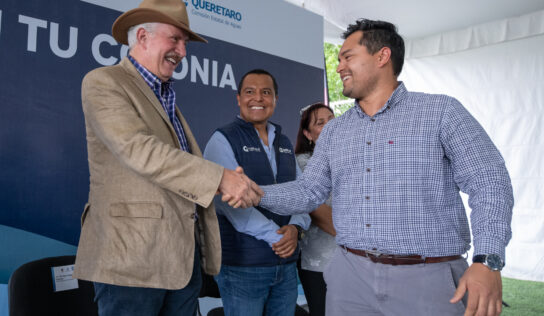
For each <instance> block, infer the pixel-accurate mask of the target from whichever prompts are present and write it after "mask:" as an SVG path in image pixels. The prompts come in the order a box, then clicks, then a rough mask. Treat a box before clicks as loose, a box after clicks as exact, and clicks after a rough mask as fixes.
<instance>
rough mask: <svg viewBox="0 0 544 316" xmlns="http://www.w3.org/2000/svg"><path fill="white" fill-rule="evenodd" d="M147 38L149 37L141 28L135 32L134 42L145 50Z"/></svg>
mask: <svg viewBox="0 0 544 316" xmlns="http://www.w3.org/2000/svg"><path fill="white" fill-rule="evenodd" d="M148 37H149V33H148V32H147V31H146V30H145V29H144V28H143V27H141V28H139V29H138V30H136V41H137V42H138V43H139V44H140V45H142V46H143V47H144V48H147V47H146V41H147V38H148Z"/></svg>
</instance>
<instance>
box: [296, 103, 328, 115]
mask: <svg viewBox="0 0 544 316" xmlns="http://www.w3.org/2000/svg"><path fill="white" fill-rule="evenodd" d="M314 105H323V106H328V105H326V104H325V103H322V102H317V103H312V104H308V105H307V106H305V107H303V108H302V109H300V115H302V113H304V112H305V111H306V110H308V109H309V108H311V107H312V106H314Z"/></svg>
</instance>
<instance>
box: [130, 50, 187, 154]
mask: <svg viewBox="0 0 544 316" xmlns="http://www.w3.org/2000/svg"><path fill="white" fill-rule="evenodd" d="M128 59H129V60H130V62H132V64H133V65H134V67H136V70H138V72H139V73H140V75H141V76H142V78H144V80H145V82H146V83H147V85H148V86H149V87H150V88H151V90H153V93H155V96H157V99H159V102H160V103H161V105H162V108H163V109H164V111H165V112H166V114H167V115H168V118H170V122H171V123H172V125H173V126H174V130H175V131H176V136H177V137H178V140H179V143H180V145H181V150H183V151H186V152H190V150H189V145H188V144H187V138H186V137H185V132H184V131H183V127H182V126H181V122H180V121H179V118H178V117H177V116H176V92H175V91H174V89H173V88H172V85H173V83H174V82H173V80H172V79H170V80H168V81H166V82H162V81H161V80H160V79H159V78H158V77H157V76H155V75H154V74H153V73H151V72H150V71H149V70H147V69H145V68H144V67H143V66H142V65H140V63H138V62H137V61H136V60H135V59H134V58H132V56H128Z"/></svg>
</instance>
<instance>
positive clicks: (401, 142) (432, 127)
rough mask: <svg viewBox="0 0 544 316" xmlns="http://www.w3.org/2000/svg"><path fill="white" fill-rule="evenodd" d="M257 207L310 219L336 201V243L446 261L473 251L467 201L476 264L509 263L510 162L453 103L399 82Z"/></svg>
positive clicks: (356, 112)
mask: <svg viewBox="0 0 544 316" xmlns="http://www.w3.org/2000/svg"><path fill="white" fill-rule="evenodd" d="M263 189H264V191H265V196H264V197H263V199H262V201H261V205H262V206H264V207H265V208H267V209H269V210H271V211H274V212H277V213H279V214H291V213H293V214H294V213H299V212H301V210H304V211H305V212H309V211H311V210H313V209H315V208H316V207H317V206H318V205H320V204H322V203H324V202H325V200H326V199H327V197H328V196H329V193H330V192H331V191H332V209H333V221H334V226H335V228H336V233H337V235H336V242H337V243H338V244H340V245H345V246H347V247H350V248H355V249H362V250H371V251H372V250H374V251H377V252H381V253H388V254H419V255H423V256H431V257H436V256H449V255H458V254H463V253H465V252H466V251H467V250H468V249H469V248H470V229H469V225H468V219H467V216H466V213H465V209H464V206H463V202H462V201H461V196H460V194H459V191H460V190H461V191H463V192H466V193H467V194H468V195H469V200H468V203H469V206H470V207H471V209H472V212H471V223H472V233H473V237H474V248H475V250H474V254H491V253H494V254H498V255H500V256H501V257H502V258H503V260H504V251H505V247H506V245H507V244H508V241H509V240H510V238H511V228H510V222H511V219H512V207H513V203H514V202H513V194H512V186H511V182H510V178H509V176H508V172H507V170H506V167H505V164H504V160H503V159H502V157H501V155H500V153H499V151H498V150H497V148H496V147H495V146H494V145H493V143H492V142H491V140H490V138H489V137H488V135H487V134H486V132H485V131H484V129H483V128H482V127H481V126H480V124H479V123H478V122H477V121H476V120H475V119H474V118H473V117H472V116H471V115H470V113H469V112H468V111H467V110H466V109H465V108H464V107H463V106H462V105H461V104H460V103H459V102H458V101H457V100H455V99H454V98H451V97H448V96H445V95H429V94H423V93H414V92H408V91H407V90H406V88H405V87H404V84H403V83H402V82H400V83H399V86H398V87H397V89H396V90H395V92H394V93H393V94H392V96H391V97H390V99H389V100H388V101H387V103H386V104H385V105H384V106H383V107H382V108H381V109H380V110H379V111H378V112H377V113H376V114H375V115H374V116H372V117H370V116H368V115H366V114H365V113H364V112H363V111H362V110H361V108H360V107H359V106H358V104H357V103H356V105H355V106H354V107H353V108H351V109H350V110H348V111H347V112H346V113H345V114H344V115H342V116H341V117H339V118H336V119H334V120H332V121H330V122H329V123H328V124H327V125H326V126H325V127H324V129H323V131H322V132H321V135H320V137H319V139H318V141H317V144H316V148H315V151H314V154H313V156H312V158H311V159H310V161H309V162H308V165H307V166H306V169H305V170H304V173H303V175H302V177H301V178H300V179H298V180H297V181H294V182H289V183H286V184H280V185H272V186H265V187H263Z"/></svg>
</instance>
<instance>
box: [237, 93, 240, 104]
mask: <svg viewBox="0 0 544 316" xmlns="http://www.w3.org/2000/svg"><path fill="white" fill-rule="evenodd" d="M236 101H238V107H240V95H239V94H236Z"/></svg>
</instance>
